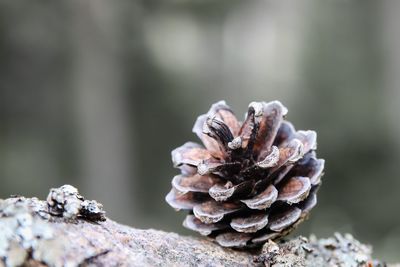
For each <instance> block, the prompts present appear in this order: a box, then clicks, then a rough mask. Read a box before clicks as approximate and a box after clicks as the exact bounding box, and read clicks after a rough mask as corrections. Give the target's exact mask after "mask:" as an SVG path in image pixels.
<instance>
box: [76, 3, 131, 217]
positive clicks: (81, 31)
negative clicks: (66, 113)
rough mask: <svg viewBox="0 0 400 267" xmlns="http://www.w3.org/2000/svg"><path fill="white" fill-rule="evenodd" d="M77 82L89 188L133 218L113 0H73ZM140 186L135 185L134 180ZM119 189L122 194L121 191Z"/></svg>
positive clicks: (84, 172) (117, 17)
mask: <svg viewBox="0 0 400 267" xmlns="http://www.w3.org/2000/svg"><path fill="white" fill-rule="evenodd" d="M69 3H70V8H71V13H72V16H71V17H72V20H71V23H72V24H73V26H72V27H71V28H72V29H73V32H72V34H73V35H74V36H73V37H72V38H71V40H72V42H73V43H72V45H73V53H72V61H73V67H72V69H73V81H74V84H73V86H72V87H73V88H74V90H75V91H74V99H73V102H74V104H75V111H76V120H77V124H78V133H79V140H78V143H79V149H80V156H81V157H82V162H83V163H82V166H81V167H82V170H81V171H82V173H81V175H82V178H83V179H82V180H83V181H84V182H83V186H82V188H83V191H85V192H86V194H88V195H89V196H90V195H91V196H93V195H95V194H96V195H98V196H101V200H102V202H104V203H107V205H108V207H107V209H108V210H110V211H111V212H110V214H113V211H115V212H116V213H117V212H118V210H120V209H128V208H129V210H130V211H131V213H125V214H118V217H119V218H120V219H121V220H122V221H125V222H130V221H132V216H131V215H130V214H135V211H134V210H135V209H134V207H132V203H133V200H132V197H131V196H132V194H130V192H132V188H131V186H132V181H131V180H128V179H129V176H130V175H129V174H130V173H132V162H135V159H134V157H132V156H133V155H129V151H131V150H130V149H131V145H132V144H131V143H130V142H131V140H132V139H130V138H129V137H128V136H129V135H130V132H131V131H132V129H129V127H128V114H127V105H126V104H127V103H126V102H125V101H126V95H125V94H126V91H125V90H124V89H125V84H124V82H123V81H124V80H126V79H124V78H123V77H124V76H123V75H124V68H123V58H122V56H123V52H122V50H123V43H124V42H123V41H122V40H123V36H122V35H123V33H122V28H123V27H122V17H123V16H120V15H121V14H120V13H121V9H123V6H124V5H115V4H114V3H112V2H109V1H103V0H96V1H79V0H75V1H71V2H69ZM133 186H134V185H133ZM116 194H118V197H115V195H116Z"/></svg>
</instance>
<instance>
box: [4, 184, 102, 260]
mask: <svg viewBox="0 0 400 267" xmlns="http://www.w3.org/2000/svg"><path fill="white" fill-rule="evenodd" d="M79 219H85V220H90V221H104V220H105V212H104V210H103V206H102V205H101V204H100V203H98V202H97V201H95V200H90V201H89V200H85V199H84V197H83V196H81V195H80V194H79V192H78V190H77V189H76V188H75V187H73V186H70V185H64V186H62V187H60V188H53V189H51V190H50V193H49V195H48V197H47V202H44V201H40V200H38V199H37V198H25V197H22V196H14V197H11V198H9V199H5V200H0V229H1V234H0V267H1V266H7V267H9V266H21V265H23V264H24V263H26V262H28V261H32V260H33V261H36V262H38V263H39V262H40V263H44V264H46V265H48V266H65V263H66V262H67V261H65V260H63V257H62V253H63V251H64V248H65V247H64V245H65V243H66V242H64V241H65V240H64V238H63V237H62V236H58V235H56V234H55V233H54V227H53V225H52V224H53V223H55V222H63V223H68V222H73V221H74V220H75V221H76V220H79ZM60 220H61V221H60ZM90 255H91V254H90ZM72 266H73V265H72Z"/></svg>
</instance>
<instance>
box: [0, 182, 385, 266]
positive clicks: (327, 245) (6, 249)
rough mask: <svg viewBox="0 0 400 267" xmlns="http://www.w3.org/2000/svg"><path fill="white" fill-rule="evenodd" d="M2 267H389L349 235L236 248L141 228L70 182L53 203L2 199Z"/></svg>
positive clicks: (49, 200) (53, 193)
mask: <svg viewBox="0 0 400 267" xmlns="http://www.w3.org/2000/svg"><path fill="white" fill-rule="evenodd" d="M0 229H1V232H0V266H141V267H142V266H384V264H383V263H379V262H378V261H374V260H373V259H372V258H371V248H370V247H368V246H366V245H363V244H361V243H359V242H358V241H357V240H355V239H354V238H353V237H352V236H351V235H349V234H346V235H340V234H335V236H334V237H332V238H328V239H320V240H317V239H316V238H315V237H310V238H309V239H307V238H304V237H297V238H294V239H291V240H287V241H280V242H279V243H274V242H272V241H269V242H268V243H266V245H264V246H263V248H260V249H256V250H252V251H238V250H233V249H227V248H222V247H220V246H218V245H217V244H215V243H213V242H212V241H211V240H207V239H206V238H196V237H184V236H180V235H178V234H175V233H166V232H162V231H157V230H152V229H149V230H139V229H135V228H131V227H128V226H124V225H121V224H118V223H116V222H114V221H112V220H110V219H108V218H106V217H105V213H104V211H103V210H102V205H101V204H99V203H97V202H96V201H87V200H84V198H83V197H82V196H80V195H79V193H78V191H77V190H76V189H75V188H74V187H72V186H62V187H60V188H57V189H51V191H50V194H49V196H48V198H47V201H41V200H38V199H37V198H24V197H21V196H13V197H11V198H9V199H5V200H0Z"/></svg>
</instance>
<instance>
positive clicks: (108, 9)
mask: <svg viewBox="0 0 400 267" xmlns="http://www.w3.org/2000/svg"><path fill="white" fill-rule="evenodd" d="M399 11H400V1H396V0H393V1H389V0H387V1H374V0H364V1H348V0H336V1H333V0H330V1H316V0H315V1H312V0H299V1H286V0H279V1H236V0H220V1H213V0H202V1H200V0H174V1H154V0H146V1H106V0H93V1H80V0H71V1H11V0H10V1H0V197H2V198H6V197H8V196H9V195H10V194H14V193H19V194H23V195H26V196H38V197H40V198H45V197H46V195H47V192H48V188H50V187H57V186H60V185H62V184H65V183H69V184H72V185H75V186H77V187H78V188H79V189H80V191H81V193H82V194H83V195H84V196H86V197H87V198H89V199H93V198H95V199H97V200H99V201H100V202H102V203H103V204H104V206H105V209H106V211H107V214H108V215H109V216H110V217H111V218H113V219H114V220H117V221H119V222H122V223H125V224H129V225H133V226H136V227H141V228H150V227H151V228H158V229H162V230H166V231H177V232H180V233H184V234H193V233H190V232H188V231H185V230H184V229H183V227H181V223H182V220H183V217H184V214H183V213H176V212H175V211H174V210H173V209H171V208H170V207H169V206H168V205H167V204H166V203H165V201H164V196H165V194H166V193H167V192H168V191H169V190H170V181H171V178H172V177H173V176H174V175H175V174H177V173H178V170H175V169H173V167H172V164H171V159H170V151H171V150H172V149H173V148H175V147H177V146H179V145H181V144H182V143H184V142H186V141H188V140H193V141H196V138H195V135H194V134H192V133H191V129H192V125H193V123H194V121H195V119H196V117H197V116H198V115H199V114H202V113H204V112H206V111H207V110H208V108H209V106H210V105H211V104H212V103H214V102H216V101H218V100H221V99H225V100H226V101H227V102H228V104H230V105H231V107H232V108H233V109H234V110H235V111H236V113H237V114H238V115H239V116H240V117H241V116H242V114H244V112H245V110H246V109H247V105H248V103H249V102H251V101H253V100H265V101H270V100H275V99H279V100H281V101H282V102H283V103H284V104H285V105H286V106H287V107H288V109H289V114H288V119H289V120H290V121H292V122H293V123H294V124H295V125H296V127H297V128H299V129H314V130H316V131H317V132H318V141H319V142H318V145H319V149H318V155H319V156H320V157H322V158H325V159H326V174H325V176H324V178H323V186H322V188H321V190H320V192H319V205H318V206H317V207H316V208H315V209H314V210H313V212H312V214H311V217H310V219H309V220H308V221H307V222H306V223H304V224H303V225H302V226H301V227H300V228H299V229H298V230H297V231H296V232H295V235H298V234H309V233H315V234H316V235H318V236H320V237H324V236H328V235H332V234H333V232H335V231H340V232H351V233H352V234H354V235H355V236H356V237H357V238H359V239H360V240H361V241H363V242H367V243H371V244H372V245H374V248H375V255H376V256H377V257H380V258H383V259H386V260H388V261H396V260H397V261H398V260H399V255H398V249H399V245H400V211H399V210H400V208H399V204H400V176H399V162H400V138H399V135H400V119H399V114H400V27H399V25H400V17H399V15H398V13H399Z"/></svg>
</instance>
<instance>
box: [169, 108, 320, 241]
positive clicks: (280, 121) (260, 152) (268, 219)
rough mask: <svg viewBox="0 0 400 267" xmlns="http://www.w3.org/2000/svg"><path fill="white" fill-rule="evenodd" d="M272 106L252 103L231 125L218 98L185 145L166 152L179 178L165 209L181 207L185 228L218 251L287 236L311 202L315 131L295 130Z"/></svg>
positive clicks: (316, 181)
mask: <svg viewBox="0 0 400 267" xmlns="http://www.w3.org/2000/svg"><path fill="white" fill-rule="evenodd" d="M286 113H287V109H286V108H285V107H284V106H283V105H282V104H281V103H280V102H279V101H272V102H269V103H266V102H252V103H250V105H249V110H248V112H247V115H246V118H245V121H244V122H243V123H241V122H239V121H238V120H237V119H236V117H235V115H234V114H233V112H232V110H231V109H230V108H229V107H228V106H227V105H226V103H225V101H220V102H218V103H216V104H214V105H212V106H211V109H210V110H209V112H208V113H207V114H204V115H201V116H199V117H198V119H197V121H196V123H195V125H194V127H193V132H194V133H195V134H197V136H198V137H199V138H200V139H201V141H202V142H203V144H204V147H203V146H201V145H199V144H196V143H193V142H187V143H186V144H184V145H183V146H181V147H178V148H176V149H175V150H173V151H172V161H173V163H174V166H175V167H178V168H179V169H180V170H181V174H180V175H177V176H175V177H174V178H173V180H172V187H173V188H172V190H171V191H170V192H169V193H168V195H167V196H166V201H167V202H168V204H169V205H171V206H172V207H173V208H175V209H177V210H181V209H183V210H188V211H189V215H187V217H186V219H185V220H184V222H183V225H184V226H185V227H186V228H189V229H191V230H194V231H197V232H199V233H200V234H202V235H207V236H209V237H212V238H215V240H216V242H217V243H219V244H220V245H221V246H224V247H237V248H239V247H252V246H258V245H262V244H263V243H265V242H266V241H267V240H269V239H272V240H274V239H278V238H280V237H283V236H285V235H287V234H288V233H289V232H290V231H292V230H293V229H294V228H295V227H296V226H297V225H298V224H299V223H300V222H301V221H303V220H304V219H305V218H306V217H307V215H308V213H309V212H310V210H311V209H312V208H313V207H314V206H315V205H316V202H317V199H316V192H317V189H318V187H319V185H320V181H321V176H322V174H323V169H324V160H323V159H317V158H316V154H315V151H314V150H315V149H316V146H317V143H316V138H317V134H316V132H314V131H296V130H295V129H294V127H293V125H292V124H291V123H290V122H287V121H285V120H284V116H285V115H286Z"/></svg>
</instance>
